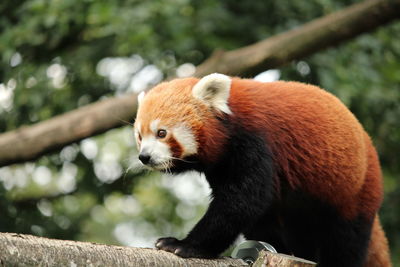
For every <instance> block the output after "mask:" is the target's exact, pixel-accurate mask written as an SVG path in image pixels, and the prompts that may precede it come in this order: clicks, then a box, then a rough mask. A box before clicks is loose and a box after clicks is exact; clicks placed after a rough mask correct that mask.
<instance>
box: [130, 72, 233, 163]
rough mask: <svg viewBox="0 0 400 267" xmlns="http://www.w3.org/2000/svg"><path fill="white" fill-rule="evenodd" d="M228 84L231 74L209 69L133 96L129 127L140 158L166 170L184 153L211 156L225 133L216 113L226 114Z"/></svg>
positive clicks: (227, 112)
mask: <svg viewBox="0 0 400 267" xmlns="http://www.w3.org/2000/svg"><path fill="white" fill-rule="evenodd" d="M230 87H231V78H229V77H228V76H225V75H222V74H216V73H215V74H210V75H208V76H205V77H204V78H202V79H201V80H198V79H196V78H186V79H176V80H173V81H170V82H165V83H161V84H159V85H158V86H156V87H154V88H153V89H151V90H150V91H149V92H148V93H147V94H145V95H144V93H142V94H141V95H139V97H138V103H139V108H138V112H137V117H136V120H135V126H134V130H135V138H136V142H137V146H138V150H139V159H140V161H141V162H142V163H143V164H145V165H146V166H148V167H150V168H152V169H156V170H169V169H173V167H174V166H175V165H176V164H178V163H179V162H185V161H186V160H187V159H188V158H192V159H193V158H196V159H199V160H205V161H207V160H213V157H216V156H217V155H216V154H218V150H220V146H221V145H222V144H223V141H224V134H225V133H224V130H223V127H222V126H221V122H220V121H219V120H218V119H217V117H218V116H221V115H222V114H224V113H225V114H230V113H231V111H230V109H229V106H228V99H229V92H230Z"/></svg>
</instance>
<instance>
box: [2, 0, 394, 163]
mask: <svg viewBox="0 0 400 267" xmlns="http://www.w3.org/2000/svg"><path fill="white" fill-rule="evenodd" d="M398 17H400V0H368V1H364V2H361V3H358V4H355V5H352V6H350V7H348V8H346V9H344V10H341V11H338V12H335V13H333V14H330V15H327V16H325V17H322V18H319V19H316V20H314V21H311V22H309V23H306V24H304V25H303V26H301V27H299V28H296V29H293V30H290V31H288V32H285V33H282V34H278V35H276V36H273V37H271V38H268V39H266V40H263V41H260V42H258V43H255V44H252V45H249V46H246V47H242V48H239V49H236V50H232V51H228V52H224V51H221V50H217V52H215V53H214V54H213V55H211V57H210V58H209V59H207V60H206V61H205V62H204V63H202V64H200V65H199V66H198V67H197V70H196V73H195V76H198V77H201V76H203V75H206V74H209V73H213V72H220V73H225V74H228V75H240V76H250V75H255V74H257V73H258V72H261V71H263V70H266V69H268V68H275V67H279V66H282V65H284V64H286V63H288V62H290V61H292V60H295V59H300V58H302V57H305V56H307V55H310V54H312V53H315V52H317V51H320V50H322V49H324V48H326V47H329V46H334V45H338V44H340V43H342V42H343V41H345V40H348V39H351V38H354V37H355V36H357V35H359V34H362V33H365V32H370V31H372V30H374V29H375V28H376V27H378V26H380V25H383V24H385V23H387V22H390V21H392V20H394V19H396V18H398ZM135 110H136V97H135V95H128V96H125V97H121V98H112V99H107V100H105V101H100V102H98V103H93V104H90V105H87V106H85V107H83V108H79V109H76V110H74V111H70V112H68V113H65V114H63V115H60V116H56V117H54V118H52V119H50V120H47V121H43V122H40V123H37V124H34V125H32V126H27V127H21V128H19V129H17V130H14V131H10V132H8V133H4V134H1V135H0V151H1V153H0V166H5V165H9V164H13V163H18V162H24V161H28V160H34V159H37V158H38V157H40V156H41V155H43V154H46V153H48V152H50V151H53V150H56V149H59V148H61V147H63V146H66V145H68V144H71V143H73V142H77V141H80V140H82V139H84V138H87V137H90V136H93V135H96V134H100V133H103V132H105V131H107V130H109V129H112V128H116V127H120V126H122V125H124V124H126V123H124V121H130V120H132V119H133V118H134V116H135Z"/></svg>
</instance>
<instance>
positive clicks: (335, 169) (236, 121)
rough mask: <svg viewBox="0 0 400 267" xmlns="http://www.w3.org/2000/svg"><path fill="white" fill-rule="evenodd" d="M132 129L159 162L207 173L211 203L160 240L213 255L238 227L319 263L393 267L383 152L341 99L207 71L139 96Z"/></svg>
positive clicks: (175, 249) (182, 251)
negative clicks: (384, 223)
mask: <svg viewBox="0 0 400 267" xmlns="http://www.w3.org/2000/svg"><path fill="white" fill-rule="evenodd" d="M134 132H135V137H136V141H137V145H138V148H139V151H140V152H139V160H140V161H141V162H142V163H143V164H144V165H146V166H148V167H149V168H151V169H154V170H159V171H164V172H172V173H179V172H184V171H187V170H196V171H199V172H202V173H204V174H205V176H206V179H207V181H208V183H209V184H210V187H211V189H212V201H211V203H210V205H209V207H208V210H207V212H206V213H205V215H204V217H203V218H202V219H201V220H200V221H199V222H198V223H197V225H196V226H195V227H194V228H193V229H192V230H191V231H190V233H189V234H188V235H187V237H186V238H184V239H183V240H178V239H176V238H173V237H168V238H160V239H159V240H158V241H157V243H156V247H157V248H158V249H162V250H166V251H169V252H172V253H175V254H176V255H179V256H181V257H200V258H213V257H217V256H218V255H219V254H220V253H222V252H223V251H224V250H226V249H227V248H228V247H229V246H230V245H231V244H232V243H233V242H234V240H235V239H236V238H237V236H238V235H239V234H240V233H242V234H243V235H244V236H245V237H246V238H248V239H254V240H261V241H266V242H268V243H270V244H272V245H273V246H274V247H275V248H276V249H277V250H278V252H281V253H286V254H293V255H295V256H298V257H303V258H306V259H309V260H314V261H316V262H318V266H321V267H326V266H335V267H337V266H341V267H346V266H366V267H367V266H368V267H372V266H390V265H391V264H390V259H389V251H388V245H387V241H386V237H385V234H384V232H383V230H382V228H381V226H380V223H379V219H378V216H377V212H378V209H379V207H380V205H381V202H382V178H381V171H380V166H379V161H378V157H377V153H376V151H375V149H374V147H373V145H372V142H371V140H370V138H369V136H368V135H367V133H366V132H365V131H364V130H363V128H362V126H361V125H360V123H359V122H358V121H357V119H356V118H355V117H354V115H353V114H352V113H351V112H350V111H349V110H348V109H347V108H346V107H345V106H344V105H343V104H342V103H341V102H340V101H339V100H338V99H337V98H336V97H334V96H333V95H331V94H329V93H328V92H326V91H324V90H322V89H320V88H318V87H316V86H312V85H307V84H302V83H297V82H282V81H279V82H271V83H261V82H257V81H254V80H246V79H239V78H231V77H228V76H225V75H222V74H217V73H215V74H210V75H208V76H205V77H204V78H202V79H200V80H199V79H197V78H185V79H176V80H172V81H169V82H165V83H161V84H159V85H158V86H156V87H154V88H153V89H152V90H150V91H149V92H148V93H147V94H146V95H143V94H142V95H140V96H139V108H138V112H137V118H136V120H135V125H134Z"/></svg>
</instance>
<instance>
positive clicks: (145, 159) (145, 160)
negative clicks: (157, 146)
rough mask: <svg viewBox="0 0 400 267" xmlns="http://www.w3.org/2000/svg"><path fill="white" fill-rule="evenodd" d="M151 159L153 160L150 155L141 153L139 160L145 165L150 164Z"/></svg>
mask: <svg viewBox="0 0 400 267" xmlns="http://www.w3.org/2000/svg"><path fill="white" fill-rule="evenodd" d="M150 159H151V156H150V154H148V153H140V154H139V160H140V161H141V162H142V163H143V164H147V163H149V161H150Z"/></svg>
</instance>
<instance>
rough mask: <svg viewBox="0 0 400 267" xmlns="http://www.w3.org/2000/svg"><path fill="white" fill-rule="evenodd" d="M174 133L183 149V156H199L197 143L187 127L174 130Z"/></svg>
mask: <svg viewBox="0 0 400 267" xmlns="http://www.w3.org/2000/svg"><path fill="white" fill-rule="evenodd" d="M172 133H173V135H174V137H175V139H176V141H178V143H179V144H180V145H181V146H182V148H183V153H182V156H190V155H195V154H197V142H196V138H195V136H194V134H193V133H192V131H191V130H190V128H188V127H186V126H178V127H175V128H174V129H173V130H172Z"/></svg>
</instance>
